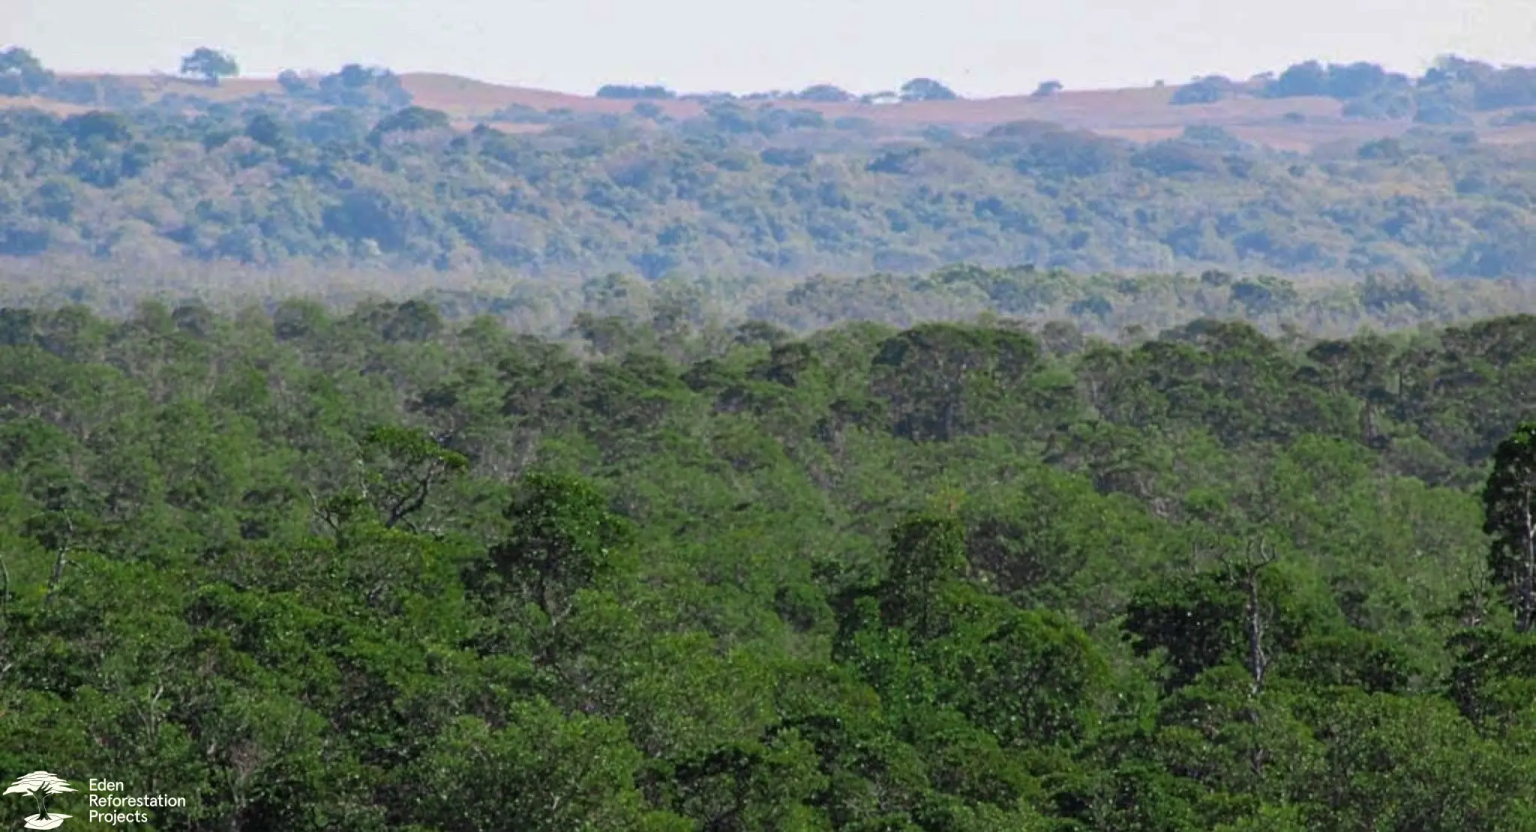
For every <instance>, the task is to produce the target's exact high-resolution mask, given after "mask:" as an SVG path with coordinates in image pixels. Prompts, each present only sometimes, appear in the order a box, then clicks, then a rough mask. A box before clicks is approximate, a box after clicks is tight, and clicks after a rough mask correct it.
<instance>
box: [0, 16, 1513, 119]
mask: <svg viewBox="0 0 1536 832" xmlns="http://www.w3.org/2000/svg"><path fill="white" fill-rule="evenodd" d="M7 44H15V45H20V46H25V47H27V48H29V49H31V50H32V51H33V52H34V53H36V54H37V56H38V57H39V58H41V59H42V61H43V62H44V63H45V64H46V65H48V66H49V67H50V68H53V69H56V70H65V71H72V70H105V71H114V72H124V73H127V72H148V71H151V70H160V71H174V70H175V69H176V67H177V65H178V63H179V59H180V56H181V55H183V54H184V53H186V52H188V51H190V50H191V49H192V48H194V47H197V46H200V45H209V46H214V47H217V48H222V49H225V50H227V51H230V52H232V53H233V54H234V55H235V57H236V58H237V59H238V60H239V62H240V66H241V69H242V70H243V72H244V73H245V74H247V75H268V76H270V75H275V74H277V72H279V71H281V70H283V69H289V68H293V69H299V70H304V69H316V70H328V71H330V70H334V69H336V68H337V67H339V66H340V65H341V64H343V63H347V62H359V63H366V64H379V65H383V66H388V67H390V68H391V69H394V70H395V71H397V72H407V71H438V72H448V73H453V74H457V75H467V76H470V77H474V78H479V79H482V80H486V81H493V82H498V83H509V84H520V85H526V86H534V87H542V88H546V89H557V90H564V91H569V92H591V91H592V90H593V89H595V88H596V87H597V86H599V85H601V84H604V83H609V82H618V83H661V84H665V85H667V86H668V87H671V88H673V89H676V90H679V91H685V92H701V91H706V90H729V91H733V92H747V91H753V90H766V89H798V88H801V87H805V86H808V85H810V84H812V83H821V82H825V83H833V84H837V85H839V86H843V87H846V88H849V89H851V90H854V91H857V92H871V91H876V90H882V89H891V88H894V87H897V86H900V84H901V83H902V82H903V81H905V80H906V79H908V78H912V77H914V76H931V77H934V78H938V79H940V80H942V81H944V82H946V83H948V84H950V85H951V86H952V87H954V88H955V89H956V90H957V91H959V92H961V93H962V94H966V95H975V96H981V95H1003V94H1010V93H1019V92H1028V91H1030V90H1033V89H1034V87H1035V85H1036V84H1038V83H1039V82H1040V81H1043V80H1046V79H1051V78H1054V79H1058V80H1060V81H1062V82H1063V83H1064V84H1066V86H1067V87H1069V88H1078V89H1082V88H1089V87H1117V86H1143V85H1147V84H1150V83H1151V82H1152V81H1153V80H1155V79H1165V80H1167V81H1169V82H1170V83H1173V82H1180V81H1185V80H1188V79H1189V78H1190V77H1192V76H1195V75H1204V74H1210V73H1220V74H1224V75H1229V76H1232V77H1239V78H1246V77H1248V76H1250V75H1252V74H1254V73H1256V72H1260V71H1264V70H1270V69H1275V70H1278V69H1283V68H1285V66H1287V65H1288V64H1290V63H1293V62H1295V61H1298V60H1303V59H1306V58H1314V57H1315V58H1321V59H1324V60H1335V61H1343V60H1371V61H1376V62H1379V63H1382V64H1385V65H1387V66H1388V67H1390V68H1393V69H1399V70H1404V71H1412V72H1417V71H1419V70H1421V69H1422V68H1423V67H1424V66H1426V65H1427V64H1428V62H1429V61H1430V60H1431V59H1432V58H1433V57H1434V56H1436V55H1439V54H1445V53H1456V54H1460V55H1462V56H1465V57H1475V58H1482V59H1485V60H1489V61H1492V62H1494V63H1533V64H1536V54H1533V53H1536V0H1265V1H1264V2H1255V1H1254V0H1163V1H1162V2H1156V0H1152V2H1147V0H1053V2H1049V3H1032V2H1018V0H1013V2H1009V1H1008V0H944V2H939V3H929V2H922V3H920V2H916V0H883V2H875V0H771V2H739V1H737V0H645V2H630V3H623V4H620V3H617V2H612V0H608V2H604V0H0V46H3V45H7Z"/></svg>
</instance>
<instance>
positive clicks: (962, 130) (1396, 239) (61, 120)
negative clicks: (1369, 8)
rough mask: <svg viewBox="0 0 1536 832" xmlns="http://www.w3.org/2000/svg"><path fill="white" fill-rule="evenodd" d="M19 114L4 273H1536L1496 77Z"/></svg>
mask: <svg viewBox="0 0 1536 832" xmlns="http://www.w3.org/2000/svg"><path fill="white" fill-rule="evenodd" d="M3 54H4V53H0V55H3ZM0 70H3V67H0ZM920 80H921V79H920ZM7 84H9V85H10V86H9V88H7V87H6V85H7ZM924 84H926V85H928V86H924ZM908 87H909V88H912V87H922V88H923V89H925V90H928V92H929V94H926V96H925V97H928V98H947V97H948V96H949V95H952V94H948V93H947V90H945V89H944V88H942V85H940V84H938V82H935V81H924V82H923V84H919V82H918V81H913V82H909V85H908ZM4 89H9V91H10V92H12V93H17V94H13V95H10V96H7V97H5V98H3V99H0V100H4V101H6V102H7V104H8V105H9V106H8V107H7V108H6V109H5V111H4V112H3V113H0V170H3V171H4V175H3V178H0V256H9V257H12V258H49V257H55V256H62V257H68V258H73V259H72V260H71V262H79V258H88V259H91V261H92V262H102V263H113V264H117V265H115V266H114V268H119V269H120V268H122V264H123V263H126V262H130V261H131V262H133V263H138V264H141V265H140V266H135V268H142V269H145V270H148V271H149V272H150V273H154V272H163V271H164V270H165V269H166V268H167V266H168V264H170V263H173V262H175V261H178V260H193V261H200V262H221V261H225V262H239V263H243V264H246V265H255V266H263V267H279V266H283V265H284V264H296V263H304V264H309V265H318V266H324V265H325V264H332V265H335V264H340V263H345V264H349V265H354V266H356V265H363V266H367V267H370V268H391V269H400V268H408V267H420V266H427V267H431V268H436V269H439V270H442V271H467V272H475V271H478V270H484V269H500V270H506V271H508V272H511V273H514V274H520V275H526V276H537V277H541V278H547V279H571V278H582V279H584V278H590V277H594V276H601V275H605V274H608V273H612V272H628V273H633V274H638V275H640V276H642V277H644V278H647V279H656V278H660V277H663V276H668V275H677V276H685V277H695V278H705V277H708V276H710V275H720V274H727V275H733V276H739V275H777V276H791V277H805V276H809V275H814V274H817V273H867V272H871V271H880V272H891V273H905V274H911V273H918V272H922V271H925V270H931V269H934V268H936V267H938V266H941V265H943V264H946V263H953V262H962V261H963V262H971V263H977V264H982V265H989V266H1016V265H1025V264H1037V265H1039V266H1041V267H1045V268H1061V269H1070V270H1074V271H1089V272H1093V271H1115V270H1131V271H1149V270H1150V271H1188V272H1193V273H1198V272H1200V271H1201V270H1205V269H1211V268H1217V269H1227V270H1233V271H1242V272H1250V273H1252V272H1268V273H1282V274H1293V275H1360V274H1372V273H1384V274H1433V275H1439V276H1455V277H1527V276H1530V275H1532V274H1536V204H1533V203H1532V200H1531V197H1530V194H1532V193H1536V146H1532V145H1531V144H1530V140H1531V139H1532V138H1536V72H1527V71H1525V70H1520V69H1496V68H1493V67H1489V66H1487V65H1484V64H1478V63H1475V62H1466V61H1459V62H1458V61H1456V60H1447V61H1444V62H1442V63H1441V64H1440V65H1437V67H1436V68H1434V69H1433V70H1431V71H1430V72H1429V73H1426V75H1425V76H1424V77H1422V78H1419V79H1408V78H1405V77H1403V76H1397V75H1392V74H1389V73H1385V72H1384V71H1381V70H1380V69H1379V68H1378V67H1373V66H1372V65H1368V64H1350V65H1329V66H1322V65H1320V64H1310V63H1309V64H1300V65H1297V66H1296V67H1292V68H1289V69H1287V70H1286V71H1285V72H1284V73H1282V74H1280V75H1279V76H1270V77H1261V78H1255V79H1250V80H1248V81H1243V82H1233V81H1229V80H1227V79H1220V78H1205V79H1200V80H1199V81H1196V82H1193V83H1191V84H1186V85H1182V86H1176V87H1175V86H1165V87H1151V88H1145V89H1130V90H1097V91H1095V90H1088V91H1073V90H1054V89H1047V90H1046V91H1045V92H1043V93H1037V94H1032V95H1027V96H1024V95H1021V96H1011V97H1003V98H992V99H981V100H966V99H959V98H950V99H949V100H908V101H897V102H896V103H876V102H881V101H886V100H890V99H892V95H884V94H882V95H873V96H864V97H863V100H858V99H857V98H856V97H855V96H853V95H852V94H849V93H845V92H843V91H840V90H836V89H835V88H818V89H814V90H808V91H803V92H802V93H791V94H774V95H769V94H759V95H734V96H732V95H713V96H694V95H681V94H677V93H674V92H672V91H668V90H662V89H659V88H656V89H647V88H640V87H623V86H622V85H620V86H614V87H610V88H608V89H607V90H605V91H602V92H603V93H604V94H601V95H592V96H580V95H570V94H564V93H556V92H550V91H544V90H534V89H525V88H518V87H507V86H498V85H494V84H488V83H483V82H478V81H473V80H469V79H464V78H457V77H453V76H448V75H434V74H405V75H396V74H394V73H392V72H390V71H389V70H387V69H384V68H377V67H373V68H369V67H361V66H357V65H349V66H346V67H343V68H342V69H341V70H339V71H338V72H335V73H330V74H327V75H316V76H299V75H293V74H285V75H284V76H283V77H281V78H279V79H273V80H263V79H249V78H234V79H226V80H224V81H223V82H222V83H220V84H218V85H210V84H208V83H205V82H201V81H193V80H187V79H183V78H174V77H168V76H130V77H122V76H72V75H53V74H51V73H46V72H45V71H42V70H37V69H35V68H34V69H33V70H31V74H30V75H28V74H25V73H22V74H17V73H11V74H6V73H5V72H3V71H0V90H4ZM933 90H938V91H939V92H942V93H945V95H940V94H939V92H933ZM902 95H907V96H908V97H909V98H911V97H914V96H913V95H912V94H911V89H904V90H903V92H902ZM896 97H898V98H899V96H896Z"/></svg>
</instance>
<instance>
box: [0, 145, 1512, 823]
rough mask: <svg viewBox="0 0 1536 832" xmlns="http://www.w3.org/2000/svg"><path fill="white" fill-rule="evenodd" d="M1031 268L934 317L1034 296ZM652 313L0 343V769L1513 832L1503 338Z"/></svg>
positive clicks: (975, 819)
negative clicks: (833, 322)
mask: <svg viewBox="0 0 1536 832" xmlns="http://www.w3.org/2000/svg"><path fill="white" fill-rule="evenodd" d="M110 128H111V125H104V126H102V129H106V130H110ZM381 144H388V143H381ZM262 146H265V147H269V148H271V147H272V146H270V145H266V144H263V145H262ZM277 146H278V147H281V146H283V145H282V143H279V144H278V145H277ZM1022 275H1023V273H1022V272H1018V273H1010V272H995V271H987V270H984V269H952V270H946V271H945V272H941V273H940V274H938V275H936V276H934V277H933V278H931V279H926V280H928V283H927V285H928V286H940V285H947V286H949V287H951V288H952V289H954V290H955V291H967V292H968V291H976V292H979V293H981V294H983V295H988V293H994V294H995V295H996V296H997V297H999V298H1011V300H1009V301H1008V302H1011V303H1016V304H1021V305H1022V304H1028V303H1034V302H1036V300H1031V299H1029V298H1022V299H1021V298H1020V297H1019V295H1020V294H1029V293H1033V294H1034V296H1035V297H1036V298H1042V297H1043V298H1047V299H1050V298H1056V299H1057V300H1059V297H1060V295H1061V294H1063V293H1066V292H1068V291H1069V290H1070V288H1071V284H1070V282H1068V281H1065V280H1061V279H1058V278H1057V277H1053V276H1052V275H1050V274H1048V273H1032V276H1031V277H1029V279H1028V280H1024V279H1022ZM1241 282H1242V281H1240V280H1236V281H1235V280H1232V279H1231V277H1230V276H1224V275H1221V274H1217V273H1211V274H1207V275H1205V276H1203V277H1202V278H1199V279H1191V280H1190V281H1189V284H1188V287H1189V290H1190V291H1212V292H1215V291H1218V290H1226V289H1228V288H1230V287H1231V286H1233V285H1236V284H1238V283H1241ZM1126 283H1127V285H1125V286H1122V287H1121V288H1120V289H1118V290H1115V291H1124V292H1125V293H1126V295H1127V296H1129V295H1131V294H1135V293H1138V292H1139V293H1142V294H1147V293H1151V292H1155V291H1157V289H1156V287H1157V285H1158V284H1157V283H1156V281H1153V280H1146V281H1143V282H1140V283H1137V282H1135V281H1126ZM1253 284H1254V285H1255V286H1263V285H1264V284H1263V283H1262V282H1260V281H1253ZM865 285H866V286H868V285H872V284H865ZM1178 285H1179V286H1181V287H1183V286H1185V284H1178ZM1194 286H1199V287H1200V288H1199V289H1195V288H1193V287H1194ZM967 287H968V288H967ZM685 289H686V287H684V286H681V285H680V284H677V283H665V282H663V283H661V284H659V285H654V286H644V285H641V284H639V283H637V282H633V281H627V280H624V279H621V278H614V279H609V280H600V281H593V282H592V283H589V284H588V285H587V286H585V287H584V295H585V298H586V300H585V302H586V303H589V304H590V306H591V308H592V310H593V312H591V313H589V315H588V316H586V317H584V318H582V319H581V322H580V325H579V326H578V328H577V329H576V331H574V332H572V333H570V334H569V341H568V343H559V342H555V341H548V340H544V339H540V338H537V337H533V336H530V335H527V334H519V333H514V332H513V331H511V330H509V329H507V328H505V327H502V326H500V325H498V324H497V323H496V322H495V321H493V320H491V319H489V318H484V317H480V318H473V319H468V320H454V319H453V317H452V316H450V315H445V314H443V313H442V312H441V311H440V308H439V306H438V305H436V304H434V303H431V302H428V301H426V300H423V299H416V300H412V301H406V302H391V301H379V300H373V301H370V302H367V303H361V304H359V305H357V306H356V307H355V308H354V309H352V310H351V311H350V312H349V313H347V314H340V315H338V314H334V313H332V312H331V311H329V310H328V309H327V308H326V307H325V306H323V305H321V304H318V303H312V302H304V301H298V300H291V299H290V300H288V301H285V302H284V303H282V304H280V305H274V306H273V307H272V308H271V309H269V310H263V309H260V308H252V309H247V310H244V311H242V312H240V313H238V314H235V315H224V314H220V313H217V312H214V311H212V310H210V309H208V308H205V307H203V306H201V305H199V304H196V303H191V302H188V303H184V304H179V305H176V306H167V305H164V304H158V303H145V304H142V305H141V306H139V307H138V308H136V309H135V310H134V311H133V312H132V313H131V314H129V315H127V316H125V317H122V318H119V319H109V318H102V317H97V316H95V315H94V314H92V313H91V312H89V311H87V310H86V309H85V308H83V307H79V306H72V307H66V308H59V309H52V310H48V309H41V308H37V309H28V308H7V309H0V715H3V716H4V718H3V719H0V769H4V770H7V771H18V772H21V771H30V770H34V769H35V768H37V767H38V765H39V764H38V763H37V762H36V761H37V760H46V759H58V760H64V761H65V762H64V763H60V766H66V765H67V766H71V767H72V768H68V769H64V768H60V769H59V773H60V775H61V776H64V777H66V778H69V777H72V776H73V777H79V776H81V775H80V772H84V773H85V774H86V775H87V776H88V775H89V774H90V773H91V772H98V773H99V772H112V773H113V775H112V776H113V777H114V778H116V779H121V780H123V781H125V782H126V783H128V784H130V788H131V790H135V791H138V790H143V791H149V792H152V793H153V792H165V793H167V794H178V795H184V796H186V797H187V799H188V806H187V807H186V808H185V809H155V810H153V812H152V813H151V814H152V819H151V823H152V824H153V825H154V827H155V828H163V829H205V828H263V829H265V828H283V829H300V830H311V829H313V830H319V829H341V830H355V831H356V832H375V831H376V830H383V829H408V830H429V829H485V830H490V829H504V828H508V826H509V824H510V825H512V826H514V827H515V828H519V829H523V828H526V829H538V830H567V829H588V830H610V829H611V830H630V829H638V830H654V832H685V830H703V829H712V830H732V831H736V830H740V831H743V832H744V831H745V830H781V829H796V830H903V832H939V830H945V831H946V832H949V831H950V830H955V831H958V830H967V831H968V832H969V831H971V830H974V831H975V832H1003V830H1008V832H1013V830H1041V831H1042V832H1044V831H1045V830H1104V832H1109V830H1126V829H1159V830H1204V829H1222V830H1257V829H1279V830H1299V829H1339V828H1343V829H1378V830H1382V829H1391V830H1403V832H1408V830H1483V829H1487V830H1507V829H1526V828H1530V827H1531V824H1532V822H1533V818H1536V816H1533V815H1532V810H1531V807H1532V806H1533V805H1536V792H1533V787H1532V783H1536V778H1533V777H1532V774H1536V767H1533V766H1536V709H1533V707H1532V704H1531V703H1532V701H1533V696H1536V646H1533V642H1532V636H1531V635H1530V634H1529V633H1525V632H1521V631H1520V629H1521V626H1522V625H1521V618H1520V608H1519V605H1518V603H1516V604H1515V605H1514V609H1513V610H1511V609H1509V608H1507V607H1508V606H1509V605H1500V604H1498V603H1496V601H1497V600H1499V599H1500V598H1503V599H1506V600H1507V599H1510V598H1515V599H1518V597H1519V595H1518V593H1515V594H1514V595H1510V594H1509V593H1507V592H1506V589H1508V588H1509V586H1510V584H1511V582H1514V584H1515V585H1516V586H1517V587H1518V583H1519V575H1520V574H1521V573H1520V571H1519V568H1518V567H1519V563H1520V561H1519V558H1520V557H1521V555H1520V553H1521V552H1523V551H1524V549H1523V548H1521V546H1522V545H1523V544H1520V540H1521V539H1522V538H1521V537H1520V535H1521V532H1520V528H1521V527H1520V525H1519V524H1520V522H1522V521H1521V520H1520V518H1521V517H1522V516H1523V515H1522V513H1521V512H1523V511H1524V508H1523V507H1524V506H1525V505H1526V503H1528V502H1529V500H1528V499H1527V496H1528V495H1525V496H1522V495H1523V494H1524V492H1523V491H1521V488H1522V487H1523V486H1522V485H1521V483H1522V482H1523V480H1522V478H1524V477H1526V476H1527V475H1528V474H1529V472H1528V471H1526V468H1527V467H1529V465H1527V462H1528V460H1526V459H1525V455H1526V454H1527V452H1528V450H1529V447H1528V446H1529V445H1530V441H1531V437H1532V431H1533V428H1532V427H1531V426H1530V425H1529V424H1526V423H1525V422H1524V420H1525V419H1526V418H1527V416H1528V414H1529V411H1530V409H1531V407H1532V403H1533V401H1536V399H1533V396H1536V375H1533V374H1532V372H1531V366H1530V361H1529V358H1528V356H1529V353H1530V347H1531V345H1532V344H1536V319H1532V318H1529V317H1523V316H1515V317H1505V318H1497V319H1490V320H1483V321H1478V322H1476V323H1473V324H1469V325H1462V326H1451V327H1445V328H1441V329H1438V330H1434V331H1424V332H1419V333H1414V334H1410V335H1397V336H1392V337H1383V336H1380V335H1374V334H1362V335H1359V336H1357V337H1352V338H1347V339H1339V340H1328V341H1321V342H1309V341H1306V340H1305V339H1302V338H1296V337H1289V338H1285V339H1279V340H1277V339H1271V338H1269V337H1267V336H1265V335H1264V334H1263V333H1262V332H1260V331H1259V330H1258V329H1256V328H1254V327H1252V326H1250V325H1247V324H1243V323H1241V322H1236V321H1214V320H1202V321H1198V322H1195V323H1191V324H1181V325H1175V326H1173V327H1172V328H1165V330H1164V331H1162V332H1161V333H1159V334H1158V335H1156V336H1155V337H1148V336H1145V335H1143V336H1140V337H1137V338H1135V339H1129V340H1130V343H1127V344H1125V345H1123V346H1116V345H1113V344H1110V343H1107V342H1104V341H1101V340H1098V339H1092V338H1087V337H1084V336H1083V335H1082V334H1081V333H1075V335H1076V337H1075V338H1074V337H1070V336H1071V335H1072V334H1074V333H1067V332H1064V331H1063V330H1062V328H1061V327H1039V328H1031V327H1029V326H1026V325H1024V324H1022V323H1020V322H1018V321H1000V320H995V319H994V320H992V321H990V322H985V323H976V324H957V323H946V324H921V325H915V326H909V327H906V328H903V329H900V330H894V329H892V328H890V327H887V326H884V325H879V324H874V323H868V322H865V323H850V324H844V325H841V326H836V327H832V328H828V329H824V330H822V331H820V332H817V333H815V334H814V335H812V336H810V337H805V338H797V337H796V336H794V335H793V334H792V333H790V332H789V331H787V330H785V329H782V328H779V327H776V326H773V325H770V324H768V323H766V322H764V321H756V322H752V323H748V324H744V325H740V326H737V327H735V328H727V327H724V326H722V325H720V324H719V323H718V322H717V321H711V320H708V319H705V318H704V317H703V316H702V315H701V314H699V307H698V305H696V303H697V300H698V296H697V295H690V294H689V293H688V292H686V291H685ZM1182 290H1183V289H1180V291H1182ZM917 291H918V289H917V288H914V292H917ZM1096 291H1099V290H1096ZM1103 291H1108V290H1107V289H1104V290H1103ZM1360 291H1361V293H1362V295H1361V297H1369V298H1372V299H1373V302H1376V303H1379V304H1381V305H1384V306H1391V305H1392V304H1394V303H1398V301H1395V300H1393V299H1392V298H1395V297H1408V298H1410V300H1408V301H1403V302H1405V303H1411V302H1412V301H1411V298H1412V296H1413V293H1414V291H1415V287H1414V286H1413V285H1412V284H1405V285H1402V286H1397V285H1395V284H1391V283H1387V282H1377V283H1373V284H1371V285H1369V286H1362V287H1360ZM1053 293H1054V294H1053ZM914 296H916V295H914ZM988 296H990V295H988ZM1057 300H1046V301H1039V302H1042V303H1043V302H1053V303H1054V302H1057ZM807 302H809V303H813V304H814V303H820V302H821V300H820V299H813V300H811V301H807ZM1292 302H1293V301H1291V300H1286V299H1281V300H1280V301H1279V303H1281V304H1286V303H1292ZM1480 485H1481V486H1482V488H1483V490H1482V492H1481V499H1480V497H1479V491H1478V488H1479V487H1480ZM1485 522H1486V523H1487V532H1486V533H1485V532H1484V529H1483V524H1484V523H1485ZM1490 543H1491V544H1492V548H1491V549H1490V548H1489V547H1490ZM1511 570H1513V571H1511ZM56 768H57V767H56ZM74 799H75V797H72V796H70V795H58V796H54V797H52V798H50V802H49V807H50V811H54V810H57V811H60V812H65V813H70V814H77V813H78V809H77V808H76V807H77V804H76V803H72V802H71V801H72V800H74Z"/></svg>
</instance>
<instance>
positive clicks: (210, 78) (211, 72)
mask: <svg viewBox="0 0 1536 832" xmlns="http://www.w3.org/2000/svg"><path fill="white" fill-rule="evenodd" d="M181 74H182V75H195V76H198V77H200V78H203V79H204V80H206V81H207V82H208V86H210V87H217V86H218V85H219V79H220V78H226V77H230V78H232V77H234V76H236V75H239V74H240V65H239V64H237V63H235V58H234V56H233V55H230V54H229V53H228V52H220V51H218V50H217V49H209V48H208V47H206V46H199V47H198V48H197V49H195V50H193V51H192V54H190V55H188V56H186V57H185V58H182V59H181Z"/></svg>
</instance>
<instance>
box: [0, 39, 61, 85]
mask: <svg viewBox="0 0 1536 832" xmlns="http://www.w3.org/2000/svg"><path fill="white" fill-rule="evenodd" d="M52 82H53V73H51V72H49V71H48V70H46V69H44V68H43V64H42V62H41V61H39V60H38V59H37V56H35V55H33V54H32V53H31V52H28V51H27V50H25V49H22V48H21V47H19V46H12V47H11V48H9V49H7V50H5V51H3V52H0V95H15V96H21V95H33V94H36V93H38V92H41V91H42V90H43V89H44V88H46V87H47V86H48V85H49V84H51V83H52Z"/></svg>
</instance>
